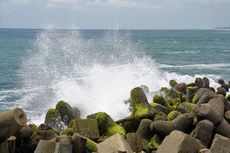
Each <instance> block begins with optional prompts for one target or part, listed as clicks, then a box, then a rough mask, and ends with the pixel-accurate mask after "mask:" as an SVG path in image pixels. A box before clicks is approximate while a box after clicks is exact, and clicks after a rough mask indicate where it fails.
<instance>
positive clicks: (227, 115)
mask: <svg viewBox="0 0 230 153" xmlns="http://www.w3.org/2000/svg"><path fill="white" fill-rule="evenodd" d="M224 117H225V119H226V121H228V123H230V110H228V111H226V112H225V113H224Z"/></svg>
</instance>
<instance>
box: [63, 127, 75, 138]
mask: <svg viewBox="0 0 230 153" xmlns="http://www.w3.org/2000/svg"><path fill="white" fill-rule="evenodd" d="M62 134H63V135H69V136H72V135H73V134H74V130H73V129H72V128H66V129H64V130H63V131H62Z"/></svg>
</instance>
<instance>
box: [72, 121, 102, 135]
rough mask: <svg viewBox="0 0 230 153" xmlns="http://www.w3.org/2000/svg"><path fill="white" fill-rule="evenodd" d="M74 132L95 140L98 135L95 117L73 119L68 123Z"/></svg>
mask: <svg viewBox="0 0 230 153" xmlns="http://www.w3.org/2000/svg"><path fill="white" fill-rule="evenodd" d="M69 127H70V128H72V129H73V130H74V131H75V132H76V133H79V134H81V135H83V136H85V137H87V138H89V139H92V140H96V139H98V138H99V137H100V135H99V130H98V125H97V121H96V120H95V119H74V120H72V121H71V122H70V125H69Z"/></svg>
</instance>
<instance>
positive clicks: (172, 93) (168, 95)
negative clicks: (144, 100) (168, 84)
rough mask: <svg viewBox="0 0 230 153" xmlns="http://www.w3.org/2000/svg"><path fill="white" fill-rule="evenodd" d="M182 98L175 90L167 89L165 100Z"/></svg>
mask: <svg viewBox="0 0 230 153" xmlns="http://www.w3.org/2000/svg"><path fill="white" fill-rule="evenodd" d="M181 97H182V93H181V92H179V91H177V90H175V89H173V88H172V89H169V91H168V92H167V93H166V98H167V99H177V98H181Z"/></svg>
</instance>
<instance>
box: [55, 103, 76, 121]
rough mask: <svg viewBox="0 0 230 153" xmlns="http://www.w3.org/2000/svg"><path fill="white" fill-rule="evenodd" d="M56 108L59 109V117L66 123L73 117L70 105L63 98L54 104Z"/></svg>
mask: <svg viewBox="0 0 230 153" xmlns="http://www.w3.org/2000/svg"><path fill="white" fill-rule="evenodd" d="M56 109H57V110H58V111H59V113H60V115H61V119H62V121H63V122H64V123H65V124H66V125H68V124H69V122H70V121H71V120H72V119H74V112H73V110H72V107H71V106H70V105H69V104H68V103H67V102H65V101H63V100H61V101H59V102H58V103H57V105H56Z"/></svg>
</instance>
